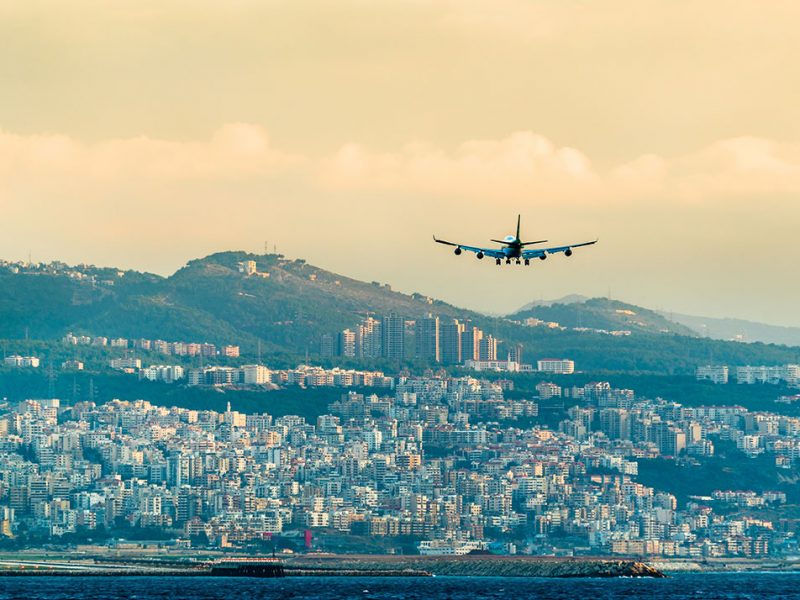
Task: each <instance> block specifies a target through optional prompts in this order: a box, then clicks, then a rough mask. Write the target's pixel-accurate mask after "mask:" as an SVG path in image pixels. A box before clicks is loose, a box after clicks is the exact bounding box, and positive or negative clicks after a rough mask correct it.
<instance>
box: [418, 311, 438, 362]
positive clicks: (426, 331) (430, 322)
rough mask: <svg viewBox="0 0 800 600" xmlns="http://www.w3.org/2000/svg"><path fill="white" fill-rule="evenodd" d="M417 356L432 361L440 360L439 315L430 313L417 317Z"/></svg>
mask: <svg viewBox="0 0 800 600" xmlns="http://www.w3.org/2000/svg"><path fill="white" fill-rule="evenodd" d="M415 334H416V338H417V356H418V357H419V358H422V359H425V360H429V361H431V362H439V360H440V358H441V356H440V348H439V317H434V316H433V315H430V314H429V315H428V316H427V317H424V318H422V319H417V324H416V331H415Z"/></svg>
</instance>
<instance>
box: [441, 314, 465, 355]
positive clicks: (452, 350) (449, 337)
mask: <svg viewBox="0 0 800 600" xmlns="http://www.w3.org/2000/svg"><path fill="white" fill-rule="evenodd" d="M463 335H464V324H463V323H459V322H458V319H449V320H446V321H443V322H442V323H440V325H439V346H440V347H439V357H440V359H441V361H442V362H443V363H444V364H446V365H457V364H460V363H461V361H462V358H463V357H462V344H461V342H462V337H463Z"/></svg>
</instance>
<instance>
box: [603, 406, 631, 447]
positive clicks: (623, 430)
mask: <svg viewBox="0 0 800 600" xmlns="http://www.w3.org/2000/svg"><path fill="white" fill-rule="evenodd" d="M600 431H602V432H603V433H605V434H606V435H607V436H608V437H609V438H610V439H612V440H627V439H630V436H631V424H630V420H629V417H628V411H627V410H625V409H622V408H604V409H602V410H601V411H600Z"/></svg>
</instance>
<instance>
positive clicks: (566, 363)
mask: <svg viewBox="0 0 800 600" xmlns="http://www.w3.org/2000/svg"><path fill="white" fill-rule="evenodd" d="M536 368H537V369H538V370H539V372H541V373H552V374H554V375H570V374H572V373H574V372H575V361H573V360H570V359H568V358H543V359H542V360H539V361H536Z"/></svg>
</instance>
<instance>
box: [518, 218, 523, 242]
mask: <svg viewBox="0 0 800 600" xmlns="http://www.w3.org/2000/svg"><path fill="white" fill-rule="evenodd" d="M521 218H522V215H517V241H519V222H520V219H521Z"/></svg>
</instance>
